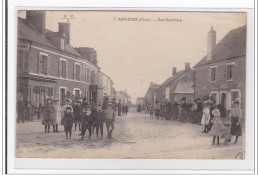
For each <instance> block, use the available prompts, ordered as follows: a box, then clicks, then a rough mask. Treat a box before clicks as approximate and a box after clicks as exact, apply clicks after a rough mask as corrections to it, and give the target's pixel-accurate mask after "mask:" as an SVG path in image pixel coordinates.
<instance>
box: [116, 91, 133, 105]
mask: <svg viewBox="0 0 260 175" xmlns="http://www.w3.org/2000/svg"><path fill="white" fill-rule="evenodd" d="M116 96H117V98H116V99H117V101H119V100H121V103H122V104H127V105H128V106H131V97H130V96H129V95H128V93H127V92H126V90H125V91H118V92H117V93H116Z"/></svg>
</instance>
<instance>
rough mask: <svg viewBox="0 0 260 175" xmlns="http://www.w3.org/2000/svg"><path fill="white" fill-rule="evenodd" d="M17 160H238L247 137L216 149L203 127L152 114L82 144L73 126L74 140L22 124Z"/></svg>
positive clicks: (128, 119) (132, 117) (126, 120)
mask: <svg viewBox="0 0 260 175" xmlns="http://www.w3.org/2000/svg"><path fill="white" fill-rule="evenodd" d="M16 127H17V144H16V145H17V150H16V157H17V158H119V159H188V158H189V159H234V158H235V156H236V155H237V154H238V153H239V152H241V151H242V150H243V140H242V138H243V137H240V140H239V141H238V143H237V144H233V141H234V138H233V140H232V142H231V143H229V145H224V144H223V140H222V139H221V140H220V145H212V137H211V136H210V135H209V134H204V133H201V131H202V130H203V126H200V125H197V124H190V123H181V124H179V123H177V122H176V121H168V120H157V119H155V117H154V118H150V116H149V115H148V114H141V113H134V112H132V113H129V114H128V116H119V117H117V118H116V123H115V130H114V132H113V134H112V137H113V138H112V139H111V140H109V139H108V137H107V132H106V128H105V125H104V138H103V140H98V139H96V133H94V134H93V135H92V138H91V140H89V139H88V133H87V134H86V136H85V140H83V141H81V140H80V137H81V136H80V135H79V134H80V131H78V130H77V131H75V130H74V126H73V131H72V139H67V140H66V139H65V132H63V126H59V130H60V132H59V133H53V132H52V127H51V129H50V131H51V133H44V126H43V125H42V124H41V121H40V120H35V121H34V122H26V123H18V124H17V125H16Z"/></svg>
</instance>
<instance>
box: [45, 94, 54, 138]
mask: <svg viewBox="0 0 260 175" xmlns="http://www.w3.org/2000/svg"><path fill="white" fill-rule="evenodd" d="M53 116H54V106H53V101H52V99H51V98H47V103H46V105H45V107H44V115H43V120H42V124H43V125H44V126H45V133H46V132H48V133H49V132H50V125H51V124H52V121H51V120H52V118H53Z"/></svg>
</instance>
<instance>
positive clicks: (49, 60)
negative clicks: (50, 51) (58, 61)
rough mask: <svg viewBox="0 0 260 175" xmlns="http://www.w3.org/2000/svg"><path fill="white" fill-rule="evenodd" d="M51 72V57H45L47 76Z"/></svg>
mask: <svg viewBox="0 0 260 175" xmlns="http://www.w3.org/2000/svg"><path fill="white" fill-rule="evenodd" d="M50 72H51V57H49V56H48V57H47V75H50Z"/></svg>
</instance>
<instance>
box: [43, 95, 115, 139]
mask: <svg viewBox="0 0 260 175" xmlns="http://www.w3.org/2000/svg"><path fill="white" fill-rule="evenodd" d="M64 103H65V104H64V105H63V106H61V105H60V100H59V99H55V100H53V99H52V98H48V99H47V103H46V105H45V106H44V113H43V120H42V124H43V125H44V126H45V133H49V132H50V126H51V125H52V126H53V132H59V130H58V126H59V125H63V126H64V130H65V132H66V139H68V138H71V133H72V128H73V124H74V125H75V130H77V126H78V129H79V130H80V131H81V133H80V135H81V140H83V139H84V136H85V133H86V131H87V130H88V133H89V139H90V138H91V134H92V133H93V132H94V130H95V129H96V136H97V138H99V130H100V132H101V135H100V139H102V138H103V125H104V124H105V125H106V128H107V134H108V138H109V139H111V137H112V132H113V130H114V122H115V117H116V112H117V104H116V103H115V100H114V99H113V101H112V102H110V101H109V100H108V99H106V100H105V101H104V102H103V104H102V103H101V102H100V103H98V104H97V105H96V104H95V103H91V104H88V102H87V98H83V99H82V100H81V99H78V100H76V101H75V102H74V103H73V104H72V100H71V99H68V98H66V99H65V102H64Z"/></svg>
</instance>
